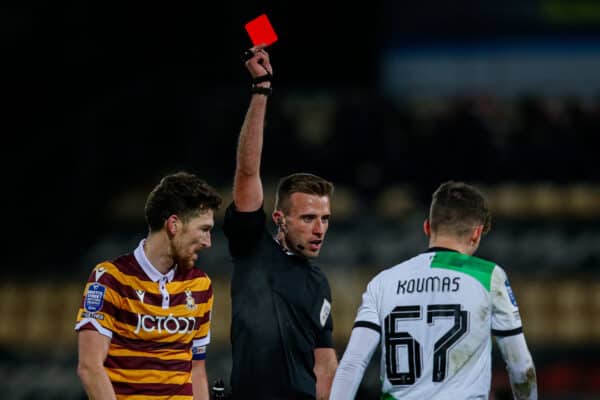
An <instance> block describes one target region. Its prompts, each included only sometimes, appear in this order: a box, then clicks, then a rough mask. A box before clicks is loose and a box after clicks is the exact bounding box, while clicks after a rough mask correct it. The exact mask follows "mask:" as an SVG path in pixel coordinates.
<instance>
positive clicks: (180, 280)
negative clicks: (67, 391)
mask: <svg viewBox="0 0 600 400" xmlns="http://www.w3.org/2000/svg"><path fill="white" fill-rule="evenodd" d="M143 242H144V241H142V242H141V243H140V245H139V246H138V247H137V248H136V249H135V251H134V252H133V254H127V255H124V256H121V257H119V258H117V259H115V260H113V261H110V262H103V263H101V264H99V265H97V266H96V267H95V268H94V270H93V271H92V273H91V275H90V278H89V280H88V282H87V284H86V287H85V291H84V295H83V300H82V302H81V306H80V308H79V312H78V314H77V323H76V325H75V330H77V331H80V330H83V329H94V330H96V331H98V332H99V333H101V334H102V335H105V336H108V337H109V338H111V343H110V347H109V350H108V355H107V357H106V361H105V362H104V366H105V368H106V371H107V373H108V377H109V378H110V380H111V382H112V384H113V387H114V389H115V392H116V394H117V398H118V399H128V400H133V399H142V398H144V399H148V398H151V399H166V398H169V399H175V400H183V399H191V398H192V395H193V393H192V381H191V368H192V358H194V359H203V358H204V356H205V353H204V349H205V346H206V345H207V344H208V343H209V341H210V313H211V309H212V304H213V292H212V285H211V281H210V279H209V278H208V276H207V275H206V274H205V273H204V272H202V271H201V270H199V269H196V268H193V269H191V270H187V271H184V270H182V269H180V268H175V269H172V270H171V271H169V272H168V273H167V274H164V275H163V274H161V273H160V272H158V270H156V268H154V267H153V266H152V264H151V263H150V262H149V261H148V259H147V258H146V255H145V254H144V250H143Z"/></svg>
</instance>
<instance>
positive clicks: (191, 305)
mask: <svg viewBox="0 0 600 400" xmlns="http://www.w3.org/2000/svg"><path fill="white" fill-rule="evenodd" d="M196 307H197V306H196V302H195V301H194V298H193V297H192V291H191V290H190V289H185V308H187V309H188V310H190V311H194V310H195V309H196Z"/></svg>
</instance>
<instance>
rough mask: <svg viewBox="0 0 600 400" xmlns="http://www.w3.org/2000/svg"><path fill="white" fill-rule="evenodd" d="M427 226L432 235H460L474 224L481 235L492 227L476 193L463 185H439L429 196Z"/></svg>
mask: <svg viewBox="0 0 600 400" xmlns="http://www.w3.org/2000/svg"><path fill="white" fill-rule="evenodd" d="M429 225H430V227H431V231H432V232H435V233H447V234H452V235H456V236H464V235H467V234H469V233H470V232H471V230H472V229H473V228H474V227H476V226H477V225H483V233H487V232H489V230H490V228H491V226H492V216H491V214H490V211H489V208H488V204H487V201H486V199H485V197H483V195H482V194H481V192H480V191H479V190H477V189H476V188H475V187H473V186H471V185H468V184H466V183H464V182H454V181H448V182H445V183H442V184H441V185H440V186H439V187H438V188H437V189H436V191H435V192H434V193H433V198H432V201H431V208H430V209H429Z"/></svg>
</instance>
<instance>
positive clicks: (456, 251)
mask: <svg viewBox="0 0 600 400" xmlns="http://www.w3.org/2000/svg"><path fill="white" fill-rule="evenodd" d="M436 251H451V252H452V253H459V251H458V250H454V249H449V248H447V247H430V248H428V249H427V250H425V251H424V253H435V252H436Z"/></svg>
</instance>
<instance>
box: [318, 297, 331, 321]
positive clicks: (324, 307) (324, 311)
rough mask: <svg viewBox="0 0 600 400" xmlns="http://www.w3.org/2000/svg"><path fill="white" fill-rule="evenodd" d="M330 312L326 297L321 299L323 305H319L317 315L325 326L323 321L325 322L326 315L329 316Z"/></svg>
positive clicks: (329, 304)
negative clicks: (319, 308) (319, 312)
mask: <svg viewBox="0 0 600 400" xmlns="http://www.w3.org/2000/svg"><path fill="white" fill-rule="evenodd" d="M330 312H331V303H330V302H328V301H327V299H323V305H322V306H321V314H320V315H319V317H320V319H321V325H322V326H325V323H326V322H327V317H329V313H330Z"/></svg>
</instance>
